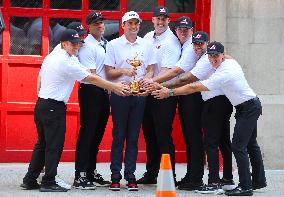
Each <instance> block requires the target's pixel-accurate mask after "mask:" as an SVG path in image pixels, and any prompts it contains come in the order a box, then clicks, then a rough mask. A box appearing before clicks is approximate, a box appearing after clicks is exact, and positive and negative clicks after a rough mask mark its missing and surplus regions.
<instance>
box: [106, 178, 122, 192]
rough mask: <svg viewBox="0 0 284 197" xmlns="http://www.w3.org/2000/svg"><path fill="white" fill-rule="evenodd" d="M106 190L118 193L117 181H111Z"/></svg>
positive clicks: (118, 184) (118, 185)
mask: <svg viewBox="0 0 284 197" xmlns="http://www.w3.org/2000/svg"><path fill="white" fill-rule="evenodd" d="M108 189H109V190H111V191H120V183H119V180H112V182H111V184H110V186H109V188H108Z"/></svg>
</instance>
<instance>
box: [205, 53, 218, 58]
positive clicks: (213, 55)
mask: <svg viewBox="0 0 284 197" xmlns="http://www.w3.org/2000/svg"><path fill="white" fill-rule="evenodd" d="M208 56H209V57H211V58H218V57H219V56H220V53H218V54H208Z"/></svg>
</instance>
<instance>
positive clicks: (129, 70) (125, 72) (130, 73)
mask: <svg viewBox="0 0 284 197" xmlns="http://www.w3.org/2000/svg"><path fill="white" fill-rule="evenodd" d="M121 72H122V74H123V75H126V76H128V77H133V76H135V75H136V74H137V73H136V70H135V69H134V68H121Z"/></svg>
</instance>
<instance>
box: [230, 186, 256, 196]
mask: <svg viewBox="0 0 284 197" xmlns="http://www.w3.org/2000/svg"><path fill="white" fill-rule="evenodd" d="M225 195H227V196H252V195H253V191H252V189H248V190H244V189H242V188H241V187H236V188H235V189H233V190H231V191H226V192H225Z"/></svg>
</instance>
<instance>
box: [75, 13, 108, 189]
mask: <svg viewBox="0 0 284 197" xmlns="http://www.w3.org/2000/svg"><path fill="white" fill-rule="evenodd" d="M86 23H87V25H88V29H89V34H88V36H87V37H86V39H85V40H84V42H85V43H84V44H83V46H82V47H81V48H80V50H79V55H78V56H79V60H80V63H81V64H83V65H84V66H85V67H87V68H88V69H89V70H90V72H92V73H93V74H96V75H98V76H100V77H101V78H103V79H105V69H104V60H105V47H106V44H107V41H106V40H105V39H104V38H103V34H104V31H105V26H104V17H103V16H102V14H101V13H99V12H91V13H89V14H88V16H87V18H86ZM78 98H79V105H80V130H79V135H78V139H77V144H76V154H75V170H76V171H75V180H74V184H73V186H74V187H75V188H77V189H94V188H95V185H94V184H93V183H95V184H96V185H97V186H108V185H109V184H110V182H109V181H106V180H104V179H103V177H102V176H101V175H100V174H99V173H98V172H97V170H96V163H97V155H98V152H99V145H100V143H101V141H102V138H103V135H104V132H105V128H106V125H107V121H108V117H109V114H110V108H109V95H108V93H107V91H106V90H104V89H103V88H101V87H98V86H96V85H93V84H90V83H88V82H84V81H81V82H80V87H79V90H78Z"/></svg>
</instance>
